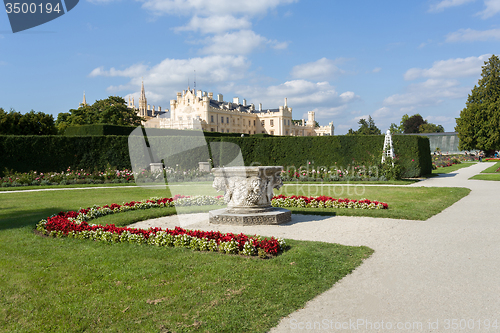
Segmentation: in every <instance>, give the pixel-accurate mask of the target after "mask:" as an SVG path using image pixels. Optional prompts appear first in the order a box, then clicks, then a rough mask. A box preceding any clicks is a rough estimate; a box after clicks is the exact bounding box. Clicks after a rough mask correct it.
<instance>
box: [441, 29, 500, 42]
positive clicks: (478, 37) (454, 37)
mask: <svg viewBox="0 0 500 333" xmlns="http://www.w3.org/2000/svg"><path fill="white" fill-rule="evenodd" d="M487 40H496V41H499V40H500V29H490V30H484V31H478V30H472V29H460V30H458V31H455V32H452V33H449V34H448V35H447V36H446V41H447V42H476V41H481V42H484V41H487Z"/></svg>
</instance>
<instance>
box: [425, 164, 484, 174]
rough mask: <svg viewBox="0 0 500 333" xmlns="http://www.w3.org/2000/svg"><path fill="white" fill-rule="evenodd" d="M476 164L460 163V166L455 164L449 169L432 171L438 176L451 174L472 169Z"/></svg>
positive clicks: (443, 168)
mask: <svg viewBox="0 0 500 333" xmlns="http://www.w3.org/2000/svg"><path fill="white" fill-rule="evenodd" d="M474 164H476V163H469V162H466V163H460V164H453V165H452V166H449V167H442V168H437V169H435V170H432V173H434V174H437V173H450V172H453V171H457V170H459V169H462V168H467V167H470V166H471V165H474Z"/></svg>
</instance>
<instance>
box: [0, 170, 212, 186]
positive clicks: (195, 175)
mask: <svg viewBox="0 0 500 333" xmlns="http://www.w3.org/2000/svg"><path fill="white" fill-rule="evenodd" d="M4 175H5V176H4V177H2V178H0V186H1V187H11V186H29V185H35V186H36V185H44V186H47V185H73V184H123V183H135V182H136V179H137V181H140V182H144V183H148V182H153V181H155V180H156V179H157V178H158V177H160V176H161V171H160V172H150V171H146V170H145V171H143V172H141V173H138V174H136V175H134V173H133V172H132V171H131V170H127V169H124V170H117V169H116V168H113V167H109V166H108V168H107V169H106V170H104V171H86V170H83V169H80V170H73V169H71V168H68V169H67V170H65V171H61V172H37V171H30V172H23V173H21V172H13V171H9V170H5V172H4ZM163 176H164V177H166V179H168V182H182V181H192V180H197V181H200V180H201V181H211V180H213V177H212V175H211V174H210V173H209V172H201V171H199V170H187V171H185V170H174V169H172V168H165V169H164V170H163Z"/></svg>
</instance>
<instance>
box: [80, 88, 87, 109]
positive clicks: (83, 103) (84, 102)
mask: <svg viewBox="0 0 500 333" xmlns="http://www.w3.org/2000/svg"><path fill="white" fill-rule="evenodd" d="M86 105H87V99H86V98H85V91H84V92H83V102H81V103H80V106H86Z"/></svg>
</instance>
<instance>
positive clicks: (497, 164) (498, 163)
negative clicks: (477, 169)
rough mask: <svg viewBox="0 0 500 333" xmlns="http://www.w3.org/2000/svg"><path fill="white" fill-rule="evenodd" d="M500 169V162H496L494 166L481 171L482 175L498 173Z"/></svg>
mask: <svg viewBox="0 0 500 333" xmlns="http://www.w3.org/2000/svg"><path fill="white" fill-rule="evenodd" d="M499 168H500V162H496V163H495V164H493V165H492V166H490V167H488V168H487V169H484V170H483V171H481V173H495V174H496V173H497V172H496V171H497V170H498V169H499Z"/></svg>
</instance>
